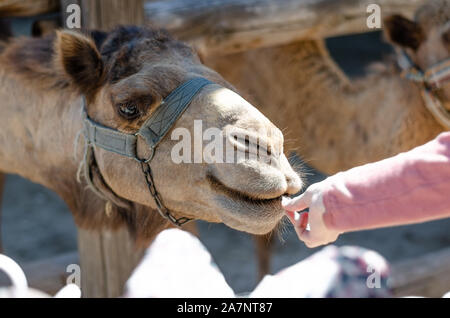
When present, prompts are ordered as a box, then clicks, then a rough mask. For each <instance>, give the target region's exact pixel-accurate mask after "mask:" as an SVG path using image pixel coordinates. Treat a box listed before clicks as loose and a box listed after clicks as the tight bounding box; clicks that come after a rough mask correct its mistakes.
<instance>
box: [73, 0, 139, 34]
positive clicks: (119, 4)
mask: <svg viewBox="0 0 450 318" xmlns="http://www.w3.org/2000/svg"><path fill="white" fill-rule="evenodd" d="M81 4H82V9H83V11H84V12H83V14H84V15H85V16H84V17H85V22H84V27H85V28H89V29H99V30H109V29H111V28H113V27H114V26H116V25H118V24H136V25H140V24H143V23H144V11H143V6H144V1H143V0H127V1H123V0H101V1H98V0H82V1H81Z"/></svg>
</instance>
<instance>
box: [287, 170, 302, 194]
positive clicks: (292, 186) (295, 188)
mask: <svg viewBox="0 0 450 318" xmlns="http://www.w3.org/2000/svg"><path fill="white" fill-rule="evenodd" d="M286 183H287V189H286V193H285V195H293V194H296V193H298V192H300V191H301V189H302V186H303V182H302V180H301V179H300V177H299V176H298V175H297V174H293V175H288V176H286Z"/></svg>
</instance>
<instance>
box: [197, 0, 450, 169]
mask: <svg viewBox="0 0 450 318" xmlns="http://www.w3.org/2000/svg"><path fill="white" fill-rule="evenodd" d="M449 17H450V1H449V0H434V1H429V2H428V3H427V4H426V5H424V6H423V7H421V8H420V9H419V10H418V11H417V14H416V18H415V22H413V21H409V20H407V19H406V18H403V17H401V16H398V15H395V16H391V17H388V18H386V19H385V23H384V26H385V29H386V34H387V35H388V38H389V39H390V40H391V42H392V43H394V44H395V45H397V46H400V47H402V48H403V49H405V50H406V51H407V52H408V53H409V55H410V56H411V57H412V59H413V60H414V62H415V63H416V64H417V65H418V66H420V67H421V68H422V69H427V68H428V67H430V66H432V65H433V64H435V63H437V62H439V61H441V60H443V59H446V58H448V57H449V48H450V29H449V24H448V22H449V20H450V19H449ZM205 63H206V64H207V65H208V66H210V67H212V68H214V69H216V70H217V71H218V72H219V73H221V75H222V76H224V77H225V79H227V80H228V81H229V82H230V83H232V84H233V85H235V86H236V87H237V88H238V89H239V90H240V91H241V92H242V93H244V94H245V96H246V97H247V98H248V99H249V100H251V101H253V102H254V103H255V104H256V105H258V106H259V110H260V111H261V112H262V113H264V114H265V115H266V116H267V117H268V118H270V119H271V120H272V121H273V122H274V123H275V124H276V125H277V126H278V127H280V128H282V129H284V130H283V132H284V133H285V135H286V137H287V138H288V139H289V140H291V142H290V143H289V142H288V143H287V145H286V147H289V146H290V147H289V148H286V150H287V151H289V150H290V149H291V150H297V152H298V154H300V155H301V157H302V158H304V159H305V160H306V161H307V162H308V163H310V164H311V165H312V166H313V167H315V168H316V169H318V170H319V171H322V172H324V173H328V174H332V173H336V172H338V171H341V170H345V169H348V168H351V167H354V166H357V165H361V164H364V163H367V162H371V161H376V160H380V159H383V158H386V157H389V156H392V155H395V154H397V153H399V152H402V151H406V150H408V149H411V148H413V147H415V146H418V145H421V144H423V143H425V142H427V141H428V140H430V139H432V138H433V137H435V136H436V135H437V134H439V133H440V132H442V131H443V128H442V127H441V126H440V125H439V124H438V123H437V122H436V121H435V119H434V118H433V117H432V116H431V115H430V113H429V112H428V111H427V109H426V107H425V106H424V102H423V100H422V98H421V95H420V89H421V88H420V87H419V85H417V84H415V83H412V82H410V81H408V80H406V79H404V78H402V77H401V76H400V70H399V69H398V68H396V67H395V66H394V65H386V64H385V65H381V64H378V65H374V66H373V67H372V72H371V73H370V74H368V75H367V76H365V77H363V78H360V79H357V80H355V81H353V82H350V81H349V80H348V79H347V78H346V77H345V75H344V74H343V73H342V71H341V70H340V69H339V68H338V66H337V65H336V64H335V63H334V62H333V61H332V59H331V58H330V56H329V54H328V52H327V50H326V47H325V45H324V42H323V41H322V40H315V39H313V40H305V41H301V42H297V43H293V44H289V45H284V46H279V47H272V48H264V49H258V50H252V51H248V52H245V53H239V54H234V55H230V56H226V57H221V58H210V59H206V60H205ZM387 64H388V63H387ZM391 64H392V63H391ZM438 94H439V95H440V97H441V100H442V101H443V102H444V105H446V107H447V108H448V109H450V85H449V84H446V85H445V86H443V87H442V88H441V90H440V91H439V92H438Z"/></svg>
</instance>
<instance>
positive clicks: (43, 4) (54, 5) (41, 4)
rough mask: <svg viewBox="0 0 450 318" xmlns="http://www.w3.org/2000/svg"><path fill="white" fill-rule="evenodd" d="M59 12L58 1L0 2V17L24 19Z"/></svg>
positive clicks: (25, 0) (5, 0)
mask: <svg viewBox="0 0 450 318" xmlns="http://www.w3.org/2000/svg"><path fill="white" fill-rule="evenodd" d="M58 10H59V0H0V17H25V16H32V15H37V14H43V13H49V12H54V11H58Z"/></svg>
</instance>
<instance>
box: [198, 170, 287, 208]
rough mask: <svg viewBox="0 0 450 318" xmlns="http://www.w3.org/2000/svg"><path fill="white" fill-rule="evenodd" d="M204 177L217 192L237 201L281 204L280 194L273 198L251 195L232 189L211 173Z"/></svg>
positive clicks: (259, 204) (272, 204) (254, 203)
mask: <svg viewBox="0 0 450 318" xmlns="http://www.w3.org/2000/svg"><path fill="white" fill-rule="evenodd" d="M206 179H207V180H208V183H209V184H210V185H211V187H212V188H213V189H214V190H216V191H217V192H220V193H222V194H225V195H226V196H227V197H229V198H231V199H233V200H235V201H238V202H245V203H248V204H251V205H258V206H261V205H271V206H275V205H276V206H280V205H281V198H282V196H281V195H280V196H277V197H275V198H270V199H261V198H257V197H255V196H252V195H250V194H248V193H244V192H241V191H238V190H235V189H232V188H230V187H227V186H226V185H225V184H223V183H222V182H221V181H220V180H219V179H217V177H215V176H214V175H213V174H211V173H208V174H207V175H206Z"/></svg>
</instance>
